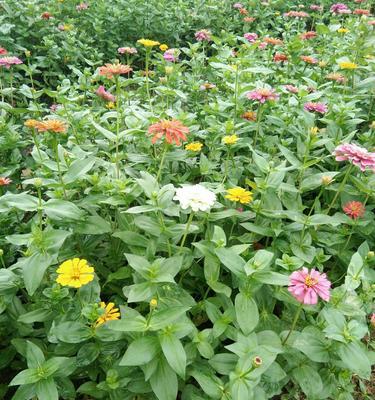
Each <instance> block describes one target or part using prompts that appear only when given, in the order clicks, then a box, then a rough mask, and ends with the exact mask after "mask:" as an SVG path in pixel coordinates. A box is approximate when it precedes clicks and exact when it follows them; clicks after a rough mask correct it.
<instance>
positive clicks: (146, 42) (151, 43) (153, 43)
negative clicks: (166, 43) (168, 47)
mask: <svg viewBox="0 0 375 400" xmlns="http://www.w3.org/2000/svg"><path fill="white" fill-rule="evenodd" d="M137 43H139V44H141V45H143V46H145V47H154V46H159V44H160V43H159V42H157V41H155V40H150V39H139V40H137Z"/></svg>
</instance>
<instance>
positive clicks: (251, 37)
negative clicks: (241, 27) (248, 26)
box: [243, 32, 258, 43]
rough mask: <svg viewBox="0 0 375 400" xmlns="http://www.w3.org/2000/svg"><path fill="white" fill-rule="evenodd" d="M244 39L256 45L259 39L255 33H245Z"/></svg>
mask: <svg viewBox="0 0 375 400" xmlns="http://www.w3.org/2000/svg"><path fill="white" fill-rule="evenodd" d="M243 37H244V38H245V39H246V40H247V41H248V42H250V43H254V42H255V41H256V40H257V39H258V35H257V34H256V33H253V32H249V33H245V34H244V35H243Z"/></svg>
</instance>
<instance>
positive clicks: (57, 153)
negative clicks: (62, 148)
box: [53, 136, 67, 199]
mask: <svg viewBox="0 0 375 400" xmlns="http://www.w3.org/2000/svg"><path fill="white" fill-rule="evenodd" d="M53 141H54V148H55V158H56V164H57V172H58V175H59V179H60V183H61V186H62V189H63V192H64V197H65V199H66V197H67V196H66V191H65V185H64V181H63V177H62V173H61V166H60V157H59V148H58V142H57V138H56V136H54V139H53Z"/></svg>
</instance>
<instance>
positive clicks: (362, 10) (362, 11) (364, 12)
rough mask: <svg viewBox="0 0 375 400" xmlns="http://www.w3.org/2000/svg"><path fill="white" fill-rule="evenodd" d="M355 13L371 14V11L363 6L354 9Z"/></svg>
mask: <svg viewBox="0 0 375 400" xmlns="http://www.w3.org/2000/svg"><path fill="white" fill-rule="evenodd" d="M353 14H355V15H370V11H369V10H364V9H362V8H356V9H355V10H354V11H353Z"/></svg>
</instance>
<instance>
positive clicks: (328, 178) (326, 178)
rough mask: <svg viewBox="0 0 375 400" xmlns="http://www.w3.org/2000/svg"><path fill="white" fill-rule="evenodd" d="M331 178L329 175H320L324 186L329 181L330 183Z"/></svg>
mask: <svg viewBox="0 0 375 400" xmlns="http://www.w3.org/2000/svg"><path fill="white" fill-rule="evenodd" d="M332 181H333V179H332V177H331V176H328V175H325V176H323V177H322V184H323V185H324V186H328V185H329V184H330V183H332Z"/></svg>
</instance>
